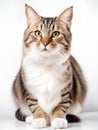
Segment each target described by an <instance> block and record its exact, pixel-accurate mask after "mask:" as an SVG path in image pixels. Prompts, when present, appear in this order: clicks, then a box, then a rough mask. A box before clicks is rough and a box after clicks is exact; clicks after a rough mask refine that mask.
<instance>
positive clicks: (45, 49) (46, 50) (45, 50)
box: [42, 47, 50, 52]
mask: <svg viewBox="0 0 98 130" xmlns="http://www.w3.org/2000/svg"><path fill="white" fill-rule="evenodd" d="M42 52H50V51H49V50H48V49H47V48H46V47H45V48H44V49H43V50H42Z"/></svg>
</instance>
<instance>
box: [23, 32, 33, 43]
mask: <svg viewBox="0 0 98 130" xmlns="http://www.w3.org/2000/svg"><path fill="white" fill-rule="evenodd" d="M31 33H33V31H31V32H29V34H28V36H27V37H26V39H25V40H24V42H26V41H27V40H28V39H29V37H30V35H31Z"/></svg>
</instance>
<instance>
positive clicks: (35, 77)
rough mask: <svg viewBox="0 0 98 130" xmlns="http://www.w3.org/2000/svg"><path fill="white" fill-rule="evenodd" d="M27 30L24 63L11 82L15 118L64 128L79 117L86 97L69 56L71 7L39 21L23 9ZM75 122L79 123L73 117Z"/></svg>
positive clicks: (29, 11) (80, 73)
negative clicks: (77, 115)
mask: <svg viewBox="0 0 98 130" xmlns="http://www.w3.org/2000/svg"><path fill="white" fill-rule="evenodd" d="M26 15H27V19H28V28H27V29H26V31H25V34H24V46H23V60H22V66H21V69H20V71H19V73H18V75H17V77H16V79H15V81H14V85H13V96H14V99H15V101H16V104H17V106H18V110H17V111H16V117H17V118H18V119H19V120H23V121H27V122H30V123H33V126H34V127H36V128H42V127H46V126H47V124H49V121H47V117H48V118H50V119H49V120H50V123H51V125H52V127H53V128H66V127H67V120H66V118H67V119H68V121H69V122H70V121H72V119H71V115H69V117H68V116H67V114H68V113H69V114H78V113H79V112H80V110H81V106H82V104H83V102H84V99H85V96H86V89H87V87H86V82H85V80H84V78H83V74H82V71H81V68H80V67H79V65H78V63H77V61H76V60H75V59H74V58H73V57H72V56H71V55H70V47H71V32H70V22H71V19H72V8H68V9H66V10H65V11H64V12H63V13H62V14H61V15H60V16H59V17H57V18H42V17H40V16H39V15H38V14H37V13H36V12H35V11H34V10H33V9H32V8H31V7H29V6H26ZM73 117H74V121H75V119H76V121H79V118H78V117H76V118H75V116H73Z"/></svg>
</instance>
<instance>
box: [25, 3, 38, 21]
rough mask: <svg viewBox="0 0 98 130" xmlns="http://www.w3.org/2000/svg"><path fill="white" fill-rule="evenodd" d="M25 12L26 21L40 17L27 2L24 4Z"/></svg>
mask: <svg viewBox="0 0 98 130" xmlns="http://www.w3.org/2000/svg"><path fill="white" fill-rule="evenodd" d="M25 13H26V17H27V21H31V20H33V21H35V20H37V19H39V18H40V16H39V15H38V14H37V12H36V11H35V10H34V9H33V8H32V7H30V6H29V5H27V4H25Z"/></svg>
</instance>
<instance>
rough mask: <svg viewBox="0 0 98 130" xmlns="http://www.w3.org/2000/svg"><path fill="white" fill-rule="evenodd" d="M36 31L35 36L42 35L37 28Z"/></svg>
mask: <svg viewBox="0 0 98 130" xmlns="http://www.w3.org/2000/svg"><path fill="white" fill-rule="evenodd" d="M34 33H35V36H36V37H41V35H42V34H41V32H40V31H39V30H36V31H35V32H34Z"/></svg>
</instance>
